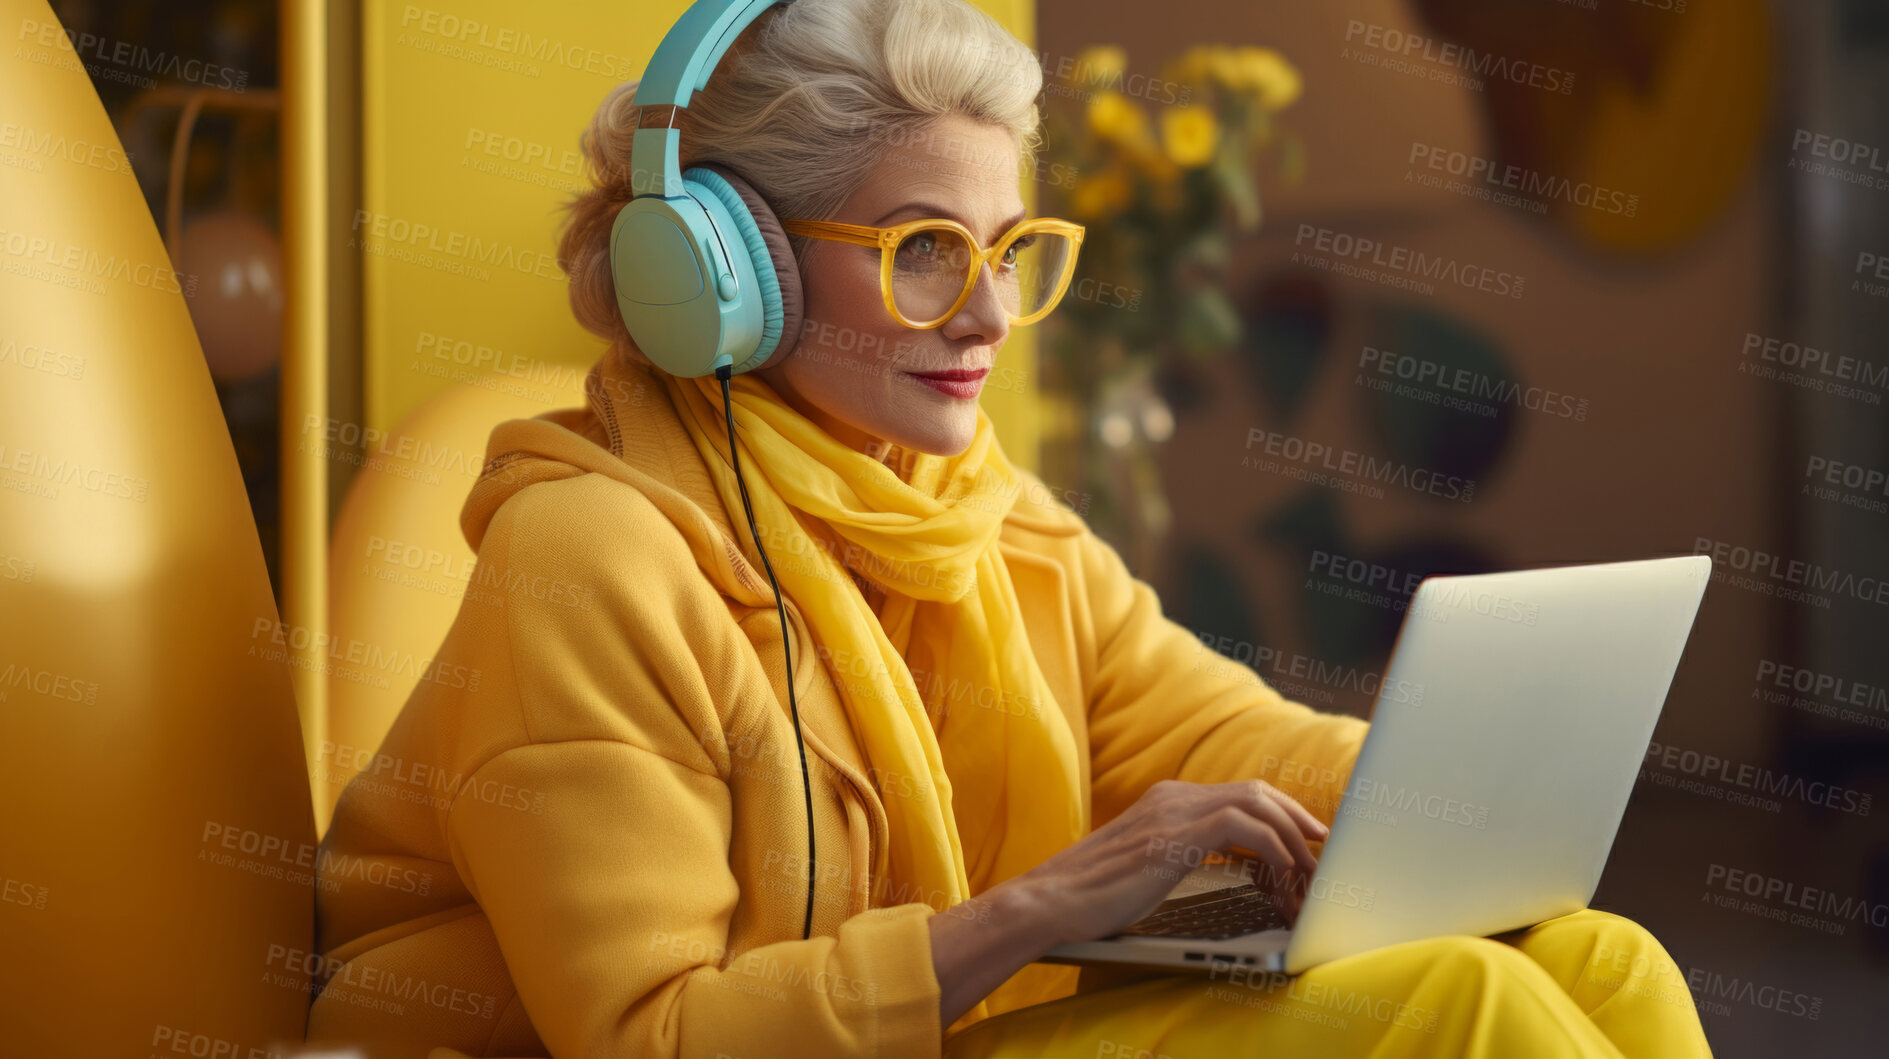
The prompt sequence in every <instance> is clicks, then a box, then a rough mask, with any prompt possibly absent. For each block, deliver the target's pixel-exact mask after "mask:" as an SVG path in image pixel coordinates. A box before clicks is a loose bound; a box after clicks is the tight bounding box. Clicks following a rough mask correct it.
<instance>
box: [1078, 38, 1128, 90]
mask: <svg viewBox="0 0 1889 1059" xmlns="http://www.w3.org/2000/svg"><path fill="white" fill-rule="evenodd" d="M1127 69H1128V53H1127V52H1126V51H1124V50H1123V49H1122V47H1121V46H1120V45H1118V44H1094V45H1090V46H1089V47H1087V48H1084V49H1082V50H1081V51H1079V52H1077V53H1076V76H1075V79H1076V83H1077V84H1080V85H1083V86H1084V87H1088V88H1094V87H1100V86H1105V85H1113V84H1119V83H1120V82H1121V79H1122V74H1123V72H1124V71H1126V70H1127Z"/></svg>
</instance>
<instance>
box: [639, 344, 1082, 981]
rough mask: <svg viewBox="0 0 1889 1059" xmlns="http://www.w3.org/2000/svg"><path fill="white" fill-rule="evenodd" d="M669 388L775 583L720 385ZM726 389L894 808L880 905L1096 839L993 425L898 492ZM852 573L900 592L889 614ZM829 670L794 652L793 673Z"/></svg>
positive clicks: (773, 557)
mask: <svg viewBox="0 0 1889 1059" xmlns="http://www.w3.org/2000/svg"><path fill="white" fill-rule="evenodd" d="M654 374H655V375H656V376H657V377H658V378H660V379H661V380H663V383H664V385H665V386H666V387H667V388H668V390H669V395H670V398H671V400H672V401H673V402H674V405H675V408H676V409H677V411H678V413H679V414H680V415H681V418H682V422H683V424H684V426H686V427H687V429H688V431H689V435H690V437H692V438H693V439H694V440H695V446H696V448H697V449H698V450H700V452H701V454H702V458H703V460H704V461H705V462H706V463H707V465H708V468H709V473H710V475H711V477H713V479H714V481H715V487H716V489H717V491H718V492H719V493H720V495H721V500H722V504H723V506H724V507H725V508H726V510H727V511H728V513H729V519H730V521H731V522H732V523H733V525H734V527H735V535H736V538H737V539H738V540H739V541H740V543H741V547H742V549H743V551H744V552H745V553H746V554H747V555H748V557H749V559H750V561H751V562H753V563H754V564H755V567H756V569H757V570H758V569H760V568H761V563H760V556H759V555H758V554H757V553H756V552H755V551H754V543H753V539H752V537H751V535H750V533H749V530H748V525H747V515H746V513H745V511H744V510H743V508H742V503H741V493H740V491H739V489H738V487H737V486H736V482H735V474H734V467H733V466H732V464H731V463H730V461H729V456H728V427H727V420H726V419H725V417H724V412H723V406H722V396H721V383H720V382H719V381H718V380H716V379H715V378H714V377H713V376H703V377H699V378H690V379H678V378H676V377H674V376H671V375H669V374H667V373H665V372H662V371H657V372H655V373H654ZM729 392H730V397H731V400H732V403H733V407H734V420H735V432H736V436H737V439H738V441H739V443H740V445H741V452H740V457H741V474H742V477H743V479H745V480H746V482H747V486H748V496H749V499H750V500H751V502H752V503H753V506H754V518H755V522H756V524H757V525H758V526H759V528H760V531H761V540H762V543H763V544H764V545H765V546H766V549H767V555H768V559H769V561H770V562H771V563H772V564H773V567H774V573H775V576H776V577H777V578H778V579H779V582H780V588H781V592H782V593H783V594H784V595H785V596H786V597H787V598H789V599H791V600H792V601H793V602H794V604H795V605H796V606H797V607H798V608H799V609H800V611H801V613H802V614H803V615H804V616H805V618H806V620H807V622H808V624H809V625H810V627H811V629H812V632H813V636H814V638H815V639H816V640H817V641H818V645H819V648H820V651H821V654H820V655H819V656H817V657H820V658H822V659H823V660H825V661H826V662H827V665H828V670H829V672H831V673H832V675H833V678H834V683H835V685H836V686H837V687H838V689H839V692H840V696H841V699H842V700H843V702H844V704H845V707H846V711H847V715H848V716H849V718H850V719H851V721H852V725H853V731H854V733H855V736H856V737H857V738H858V740H859V744H860V748H861V750H862V752H863V753H864V754H865V756H866V758H867V760H868V764H869V765H870V768H871V772H870V775H871V776H872V778H873V781H874V783H875V784H876V785H878V787H879V793H880V798H881V800H882V801H883V802H884V804H885V811H886V818H887V823H888V825H889V845H890V848H889V849H886V850H881V851H879V853H878V855H877V856H876V858H875V864H874V867H873V876H874V878H873V883H874V887H873V891H872V892H873V894H874V903H875V905H887V904H901V903H906V902H913V901H922V902H925V903H928V904H930V905H932V906H933V907H934V908H939V909H942V908H946V907H949V906H950V905H954V904H957V903H958V902H960V901H963V900H964V899H965V898H967V897H970V896H972V895H974V894H977V893H981V892H982V891H984V890H985V889H987V888H989V887H990V886H993V885H995V884H997V883H999V882H1002V881H1003V880H1005V879H1008V878H1010V877H1012V876H1014V875H1017V874H1019V873H1021V872H1023V871H1026V870H1028V869H1029V868H1032V867H1034V866H1036V865H1037V864H1040V863H1042V861H1043V860H1044V859H1045V858H1047V857H1049V856H1050V855H1051V854H1053V853H1055V852H1056V851H1058V850H1060V849H1062V848H1064V847H1066V846H1068V845H1069V844H1070V843H1072V842H1074V841H1076V840H1077V839H1078V838H1080V837H1081V836H1082V835H1083V834H1085V833H1086V832H1087V821H1086V820H1085V819H1084V814H1083V810H1082V805H1083V798H1082V790H1081V781H1080V777H1079V773H1078V770H1077V761H1078V758H1077V755H1078V754H1082V753H1087V748H1086V747H1078V746H1076V744H1075V736H1074V733H1073V732H1071V730H1070V727H1069V723H1068V720H1067V719H1066V718H1065V717H1064V716H1063V714H1062V711H1061V710H1060V708H1059V707H1058V706H1057V704H1056V702H1055V701H1054V700H1053V699H1052V697H1051V693H1050V690H1049V687H1048V685H1047V684H1045V682H1044V680H1043V675H1042V672H1041V671H1040V670H1039V669H1038V668H1037V664H1036V658H1035V656H1034V654H1033V653H1032V652H1031V649H1030V644H1029V641H1028V639H1027V637H1026V634H1025V631H1024V628H1023V624H1022V612H1021V610H1020V608H1019V606H1018V603H1017V596H1016V590H1015V589H1014V588H1013V587H1012V585H1011V581H1010V573H1009V571H1008V569H1007V568H1006V567H1005V565H1004V560H1003V557H1002V555H1001V554H1000V553H999V551H998V549H997V535H998V531H999V530H1000V529H1001V528H1002V525H1003V521H1004V516H1005V515H1006V514H1007V513H1008V512H1009V510H1010V507H1011V505H1012V504H1013V503H1015V502H1016V498H1017V492H1018V487H1019V482H1018V478H1017V473H1016V470H1015V468H1013V467H1012V466H1011V465H1010V462H1009V461H1008V460H1007V459H1005V457H1004V454H1003V449H1002V447H1001V446H1000V445H998V444H997V440H996V437H995V434H994V432H993V430H992V427H991V422H990V418H989V417H988V416H987V415H985V413H984V410H983V408H982V407H979V408H978V410H977V432H976V435H975V436H974V437H973V438H972V440H971V443H970V445H969V446H968V447H967V448H966V449H965V450H964V451H963V452H961V453H959V454H957V455H955V456H949V457H945V456H935V455H931V454H929V453H916V454H908V455H910V456H911V457H912V458H911V461H910V464H909V466H910V470H909V472H908V474H907V476H906V479H901V477H900V475H899V473H897V472H895V471H894V470H893V469H892V468H890V467H888V466H886V465H885V464H884V463H882V462H880V461H879V460H876V459H874V458H872V457H871V456H868V455H866V454H865V453H863V452H860V451H858V450H856V449H854V448H852V447H851V446H849V445H846V444H844V443H843V442H841V441H839V440H838V439H837V438H835V437H833V436H832V435H831V434H829V433H827V432H826V431H825V430H824V429H823V428H821V427H820V426H819V425H818V424H816V423H814V422H813V421H812V420H809V419H808V418H806V417H805V416H803V415H801V414H800V412H798V411H797V410H795V409H794V408H793V407H792V406H791V405H788V404H787V403H786V402H785V401H783V400H782V399H781V398H780V396H779V395H778V394H777V393H776V392H775V391H774V389H773V388H772V387H771V386H769V385H768V384H767V383H766V382H765V381H763V380H761V379H760V378H758V377H756V376H754V375H751V374H743V375H737V376H735V377H734V378H733V379H732V380H731V381H730V389H729ZM802 517H806V518H811V519H816V520H819V521H820V522H823V523H825V524H826V526H827V527H829V528H830V529H831V531H832V532H833V534H834V535H835V536H836V537H837V539H838V547H836V548H833V549H831V550H829V548H828V547H823V546H820V545H818V544H816V543H815V542H814V541H813V540H812V539H811V538H810V537H809V536H808V534H807V533H806V531H805V529H804V528H803V527H802V525H801V522H800V518H802ZM836 553H837V554H836ZM848 570H851V571H856V572H858V573H859V574H861V575H863V576H864V577H866V578H867V579H869V580H871V581H873V582H875V583H878V584H880V585H883V586H884V587H885V589H886V599H885V602H884V604H883V607H882V613H881V614H879V615H875V614H874V613H873V611H872V608H871V607H870V606H869V605H868V603H867V601H866V599H865V597H864V595H863V594H862V593H861V592H860V589H859V586H858V585H857V584H856V583H855V582H854V580H853V578H852V576H851V574H849V573H848V572H847V571H848ZM813 657H816V656H813V655H811V654H805V653H801V652H797V653H796V654H795V656H794V664H795V665H796V666H801V665H805V664H808V662H809V661H810V660H811V659H812V658H813ZM785 707H786V704H785V703H783V704H782V708H783V709H784V708H785ZM1019 977H1023V976H1019ZM1054 977H1055V978H1057V980H1058V981H1061V980H1063V978H1064V976H1061V975H1057V976H1054ZM993 997H995V994H993ZM1009 1006H1013V1005H1011V1004H1007V1005H1004V1007H1005V1008H1007V1007H1009ZM980 1010H981V1006H980Z"/></svg>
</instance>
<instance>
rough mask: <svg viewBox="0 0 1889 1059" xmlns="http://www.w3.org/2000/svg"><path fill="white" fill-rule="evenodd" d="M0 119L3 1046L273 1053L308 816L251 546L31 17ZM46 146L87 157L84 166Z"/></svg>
mask: <svg viewBox="0 0 1889 1059" xmlns="http://www.w3.org/2000/svg"><path fill="white" fill-rule="evenodd" d="M0 21H4V22H5V24H6V25H8V26H10V27H16V28H17V32H18V33H19V39H18V40H17V41H16V42H15V44H13V45H11V46H10V47H9V52H10V53H11V54H9V55H7V56H0V100H5V101H6V104H5V108H4V109H5V112H6V120H7V122H8V123H9V126H10V127H16V128H20V129H24V130H26V137H27V142H33V143H42V144H47V145H50V144H53V143H54V142H55V139H56V143H57V144H58V145H60V148H61V149H55V150H46V151H33V150H31V149H30V148H29V149H27V150H26V151H25V152H24V154H21V153H19V152H11V151H10V152H9V155H10V158H11V159H14V160H17V159H19V158H22V157H25V158H26V159H27V161H28V163H29V164H6V165H0V203H5V209H4V210H0V215H3V216H0V266H4V267H0V806H3V807H4V808H0V953H4V954H5V958H4V959H0V1027H4V1030H0V1032H4V1034H5V1040H6V1050H7V1053H8V1054H9V1055H21V1056H26V1055H30V1056H49V1057H50V1056H86V1057H89V1056H108V1055H110V1056H121V1055H147V1054H149V1055H173V1054H176V1055H218V1056H229V1057H239V1056H240V1057H249V1056H252V1055H254V1056H260V1055H263V1054H264V1053H265V1051H266V1050H268V1049H270V1048H271V1047H275V1046H283V1045H287V1046H291V1047H299V1045H300V1043H301V1041H302V1038H303V1032H304V1028H305V1026H306V1022H307V1012H308V1000H307V988H308V978H309V976H308V950H309V948H310V945H311V942H312V939H313V908H314V891H313V885H314V882H313V879H314V872H315V870H316V862H315V856H316V845H315V828H314V817H313V813H312V811H311V804H310V798H309V787H308V782H307V773H306V771H305V767H304V760H305V759H304V756H303V753H302V742H301V738H300V731H299V727H298V721H297V715H296V708H295V700H294V698H293V695H292V691H291V686H290V670H289V667H288V665H287V664H286V663H287V660H288V657H289V656H288V653H287V650H286V647H285V645H286V643H287V642H288V641H291V640H293V639H295V638H297V637H299V636H302V635H304V634H305V632H306V630H299V629H295V628H293V627H286V626H284V625H283V623H281V622H280V621H279V620H278V618H277V612H276V605H275V600H274V598H273V597H272V595H271V592H270V586H269V578H268V574H267V571H266V568H265V566H264V562H263V554H262V547H261V542H260V541H259V539H258V538H257V535H256V525H255V521H254V518H253V516H252V514H251V512H250V507H249V503H248V498H247V497H246V496H245V494H244V490H243V479H242V474H241V472H240V471H239V469H238V467H237V462H236V455H235V451H234V449H233V448H232V446H231V443H230V436H229V433H228V431H227V430H226V429H225V427H224V425H223V414H222V410H221V409H220V408H219V406H218V403H217V398H216V393H215V390H214V388H213V387H212V385H211V381H210V375H209V371H208V368H207V367H206V365H205V363H204V358H203V353H202V350H201V349H200V348H199V346H198V342H197V336H196V333H195V331H194V330H193V329H192V326H191V320H190V316H189V313H188V311H187V310H186V308H185V301H184V298H185V297H186V296H187V294H188V293H189V292H191V291H193V290H194V289H195V286H196V284H197V283H199V282H205V281H207V277H205V278H200V277H192V276H180V275H179V274H178V273H176V272H175V271H173V270H172V269H171V267H170V264H169V260H168V258H167V257H166V255H165V251H164V244H163V242H162V241H161V240H160V239H159V237H158V232H157V226H156V224H155V222H154V221H153V219H152V217H151V213H150V210H149V209H148V207H147V206H146V203H145V199H144V196H143V194H142V192H141V191H140V190H139V187H138V184H137V181H136V179H135V178H134V177H133V175H132V173H131V170H130V167H129V166H128V165H125V164H123V160H124V154H123V151H122V148H121V146H120V144H119V142H118V138H117V135H116V133H115V132H114V130H113V129H112V126H111V123H110V121H109V119H108V118H107V117H106V114H105V110H104V108H103V106H101V104H100V103H99V98H98V95H97V93H96V92H95V91H94V90H93V87H92V84H91V82H90V80H89V79H88V78H87V76H86V72H85V69H84V67H83V66H82V65H81V64H80V63H78V62H77V61H75V60H73V58H72V52H71V46H70V44H69V43H68V41H67V38H66V37H65V35H64V32H63V30H62V29H61V28H60V26H59V21H58V19H57V18H56V17H55V16H54V15H53V13H52V11H51V9H50V8H49V7H48V6H47V5H46V3H45V0H0ZM67 145H86V146H85V148H84V149H81V150H67V149H64V148H65V147H66V146H67Z"/></svg>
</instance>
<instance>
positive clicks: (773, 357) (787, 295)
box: [689, 162, 804, 371]
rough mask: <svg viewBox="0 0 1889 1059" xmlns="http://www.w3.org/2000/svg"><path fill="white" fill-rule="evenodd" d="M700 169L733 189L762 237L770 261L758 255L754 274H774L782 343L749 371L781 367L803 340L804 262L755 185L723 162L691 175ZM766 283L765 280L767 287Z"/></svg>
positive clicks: (702, 164) (704, 166) (692, 168)
mask: <svg viewBox="0 0 1889 1059" xmlns="http://www.w3.org/2000/svg"><path fill="white" fill-rule="evenodd" d="M697 169H707V170H709V171H711V172H713V173H715V174H716V175H717V176H719V177H721V178H722V180H724V181H726V182H727V184H728V187H729V189H730V190H732V191H733V192H734V193H735V194H736V195H737V196H738V197H740V199H741V201H742V202H743V203H744V204H746V205H747V207H748V218H749V219H750V220H752V221H753V222H754V231H755V233H758V234H759V236H760V239H761V242H762V244H763V245H764V246H765V247H766V250H767V260H765V261H763V260H760V258H759V255H757V256H756V260H755V262H754V270H755V272H756V273H757V274H759V273H760V272H761V271H762V270H763V269H765V268H771V269H772V270H773V273H774V282H775V284H776V285H777V286H778V287H779V289H780V309H781V333H780V340H779V341H778V342H777V343H775V346H774V351H773V352H772V353H769V354H768V356H767V359H766V360H763V361H762V362H761V363H759V364H756V365H755V366H754V367H753V368H749V369H747V370H748V371H753V370H755V369H757V368H765V367H769V366H772V365H774V364H778V363H780V362H781V361H782V360H784V359H785V358H786V357H787V355H788V354H789V353H791V352H793V348H794V344H795V343H796V342H798V341H799V339H800V328H801V321H802V320H803V319H804V316H803V315H802V297H803V295H802V292H801V283H800V262H799V260H798V259H797V258H795V257H794V249H793V246H792V245H791V244H790V243H788V241H787V232H786V230H785V229H783V228H782V227H781V222H780V218H778V217H776V216H774V209H773V207H771V206H769V205H768V204H767V200H766V199H764V198H762V197H761V193H760V192H758V191H756V190H755V189H754V185H752V184H750V183H748V181H747V180H746V179H745V178H744V177H742V175H741V174H739V173H737V172H735V171H734V170H733V169H730V168H729V167H727V166H725V165H722V164H721V163H719V162H698V163H696V164H695V165H692V166H690V167H689V170H690V172H694V171H695V170H697ZM729 212H730V213H736V214H737V217H736V220H737V222H739V220H740V219H741V218H740V217H739V214H738V211H735V210H730V211H729ZM744 234H746V233H744ZM765 282H766V281H765V280H763V284H764V285H765Z"/></svg>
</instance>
